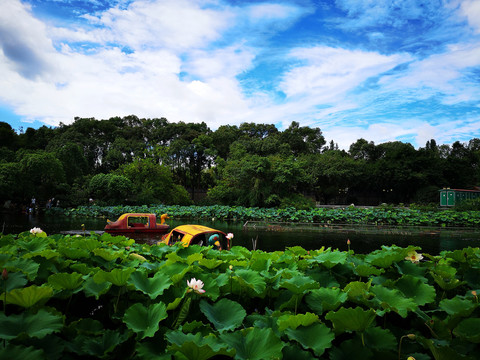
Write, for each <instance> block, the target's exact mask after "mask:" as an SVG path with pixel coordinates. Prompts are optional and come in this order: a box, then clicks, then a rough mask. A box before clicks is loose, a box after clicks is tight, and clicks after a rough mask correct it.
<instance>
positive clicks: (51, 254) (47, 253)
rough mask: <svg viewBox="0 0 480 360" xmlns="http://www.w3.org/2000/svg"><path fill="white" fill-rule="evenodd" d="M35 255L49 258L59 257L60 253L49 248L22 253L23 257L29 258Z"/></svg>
mask: <svg viewBox="0 0 480 360" xmlns="http://www.w3.org/2000/svg"><path fill="white" fill-rule="evenodd" d="M36 256H39V257H43V258H45V259H48V260H50V259H52V258H55V257H60V256H61V255H60V254H59V253H58V252H57V251H56V250H51V249H46V250H41V251H37V252H32V253H27V254H25V255H23V257H24V258H25V259H31V258H33V257H36Z"/></svg>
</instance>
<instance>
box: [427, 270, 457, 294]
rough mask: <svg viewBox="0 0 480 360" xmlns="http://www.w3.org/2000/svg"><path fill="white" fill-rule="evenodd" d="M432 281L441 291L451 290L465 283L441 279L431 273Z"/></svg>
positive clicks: (453, 279) (451, 278) (446, 278)
mask: <svg viewBox="0 0 480 360" xmlns="http://www.w3.org/2000/svg"><path fill="white" fill-rule="evenodd" d="M431 275H432V277H433V280H435V282H436V283H437V284H438V286H440V287H441V288H442V289H443V290H452V289H455V288H457V287H459V286H460V285H463V284H465V281H460V280H458V279H456V278H454V277H443V276H441V275H438V274H436V273H431Z"/></svg>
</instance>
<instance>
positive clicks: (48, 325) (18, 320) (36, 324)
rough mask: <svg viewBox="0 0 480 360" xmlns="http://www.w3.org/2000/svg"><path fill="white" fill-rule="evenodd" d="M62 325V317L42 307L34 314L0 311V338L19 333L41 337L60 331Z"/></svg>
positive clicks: (9, 337)
mask: <svg viewBox="0 0 480 360" xmlns="http://www.w3.org/2000/svg"><path fill="white" fill-rule="evenodd" d="M62 327H63V318H62V317H61V316H58V315H53V314H50V313H49V312H47V311H46V310H44V309H40V310H39V311H38V313H36V314H30V313H28V312H23V313H21V314H19V315H15V314H12V315H10V316H5V314H4V313H3V312H2V313H0V339H5V340H11V339H15V338H16V337H18V336H19V335H21V334H26V335H28V336H30V337H37V338H43V337H44V336H46V335H48V334H51V333H54V332H58V331H60V329H62Z"/></svg>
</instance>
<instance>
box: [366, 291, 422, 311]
mask: <svg viewBox="0 0 480 360" xmlns="http://www.w3.org/2000/svg"><path fill="white" fill-rule="evenodd" d="M371 292H372V293H373V294H375V297H374V298H373V301H375V302H377V303H379V304H380V305H381V306H382V307H383V308H384V309H385V310H393V311H395V312H397V313H398V314H399V315H400V316H401V317H403V318H405V317H406V316H407V312H408V311H415V310H416V309H417V308H418V306H417V304H416V303H415V301H414V299H412V298H406V297H405V296H403V293H402V292H400V291H399V290H396V289H388V288H386V287H384V286H381V285H375V286H372V288H371Z"/></svg>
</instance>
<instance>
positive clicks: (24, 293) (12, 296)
mask: <svg viewBox="0 0 480 360" xmlns="http://www.w3.org/2000/svg"><path fill="white" fill-rule="evenodd" d="M4 296H5V295H4V294H2V297H1V300H3V299H4ZM52 296H53V289H52V288H51V287H49V286H41V287H38V286H36V285H32V286H29V287H26V288H22V289H14V290H12V291H9V292H7V304H15V305H18V306H22V307H24V308H29V307H32V306H34V305H35V304H37V303H38V302H40V301H46V300H47V299H50V298H51V297H52Z"/></svg>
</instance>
